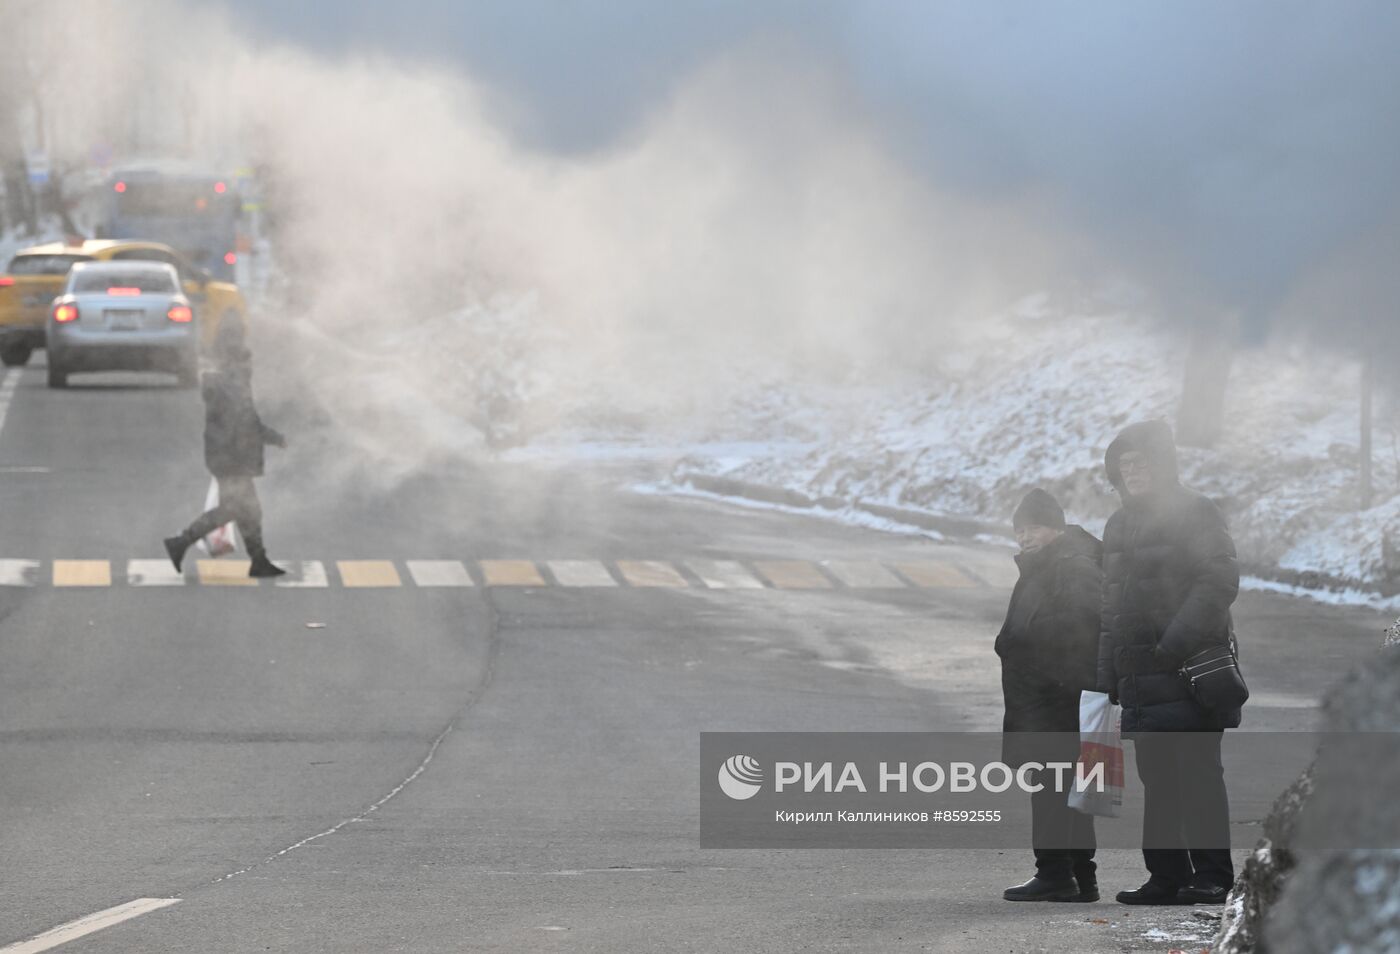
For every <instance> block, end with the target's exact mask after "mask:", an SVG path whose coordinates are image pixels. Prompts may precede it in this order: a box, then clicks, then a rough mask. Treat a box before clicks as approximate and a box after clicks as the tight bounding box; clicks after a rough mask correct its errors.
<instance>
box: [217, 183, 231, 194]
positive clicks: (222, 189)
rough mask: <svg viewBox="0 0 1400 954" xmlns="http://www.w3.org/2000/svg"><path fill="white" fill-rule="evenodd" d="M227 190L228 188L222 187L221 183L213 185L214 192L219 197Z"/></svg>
mask: <svg viewBox="0 0 1400 954" xmlns="http://www.w3.org/2000/svg"><path fill="white" fill-rule="evenodd" d="M227 189H228V186H226V185H224V184H223V183H222V182H216V183H214V191H215V192H217V193H219V195H223V194H224V192H225V191H226V190H227Z"/></svg>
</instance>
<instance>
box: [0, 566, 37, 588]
mask: <svg viewBox="0 0 1400 954" xmlns="http://www.w3.org/2000/svg"><path fill="white" fill-rule="evenodd" d="M38 580H39V561H38V560H0V586H33V585H34V584H35V583H37V582H38Z"/></svg>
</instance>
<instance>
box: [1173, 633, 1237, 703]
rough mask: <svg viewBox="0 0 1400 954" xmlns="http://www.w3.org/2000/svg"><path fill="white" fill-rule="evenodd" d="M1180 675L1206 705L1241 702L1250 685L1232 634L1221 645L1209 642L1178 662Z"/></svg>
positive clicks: (1194, 696) (1192, 692) (1195, 695)
mask: <svg viewBox="0 0 1400 954" xmlns="http://www.w3.org/2000/svg"><path fill="white" fill-rule="evenodd" d="M1181 675H1182V676H1184V677H1185V679H1186V682H1187V684H1188V685H1189V686H1190V687H1191V695H1192V697H1193V698H1195V700H1196V701H1197V702H1198V703H1200V704H1201V706H1203V707H1204V708H1206V709H1212V710H1228V709H1237V708H1239V707H1240V706H1242V705H1244V703H1245V700H1246V699H1248V698H1249V687H1248V686H1246V685H1245V684H1244V674H1243V673H1241V672H1240V661H1239V657H1238V655H1237V654H1236V650H1235V635H1234V633H1231V634H1230V641H1229V642H1228V643H1226V644H1225V645H1223V646H1212V647H1210V648H1209V649H1205V650H1202V651H1201V652H1199V653H1196V654H1195V655H1194V656H1188V657H1187V659H1186V661H1185V662H1183V663H1182V664H1181Z"/></svg>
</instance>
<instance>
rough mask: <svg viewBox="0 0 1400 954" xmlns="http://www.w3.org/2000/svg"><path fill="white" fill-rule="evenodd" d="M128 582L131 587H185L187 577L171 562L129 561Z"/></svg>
mask: <svg viewBox="0 0 1400 954" xmlns="http://www.w3.org/2000/svg"><path fill="white" fill-rule="evenodd" d="M126 582H127V584H128V585H130V586H184V585H185V577H184V575H183V574H181V573H176V572H175V567H173V566H171V564H170V561H169V560H128V561H127V562H126Z"/></svg>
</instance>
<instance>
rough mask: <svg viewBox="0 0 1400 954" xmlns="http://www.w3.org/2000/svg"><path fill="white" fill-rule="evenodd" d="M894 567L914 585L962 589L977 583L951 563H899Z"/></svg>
mask: <svg viewBox="0 0 1400 954" xmlns="http://www.w3.org/2000/svg"><path fill="white" fill-rule="evenodd" d="M896 569H898V570H899V572H900V573H903V574H904V575H905V576H906V577H908V578H909V582H911V583H913V584H914V585H915V586H923V587H937V588H940V589H963V588H965V587H969V586H976V585H977V582H976V581H975V580H973V579H972V577H970V576H968V575H967V574H966V573H964V572H963V571H962V570H960V569H958V568H957V567H956V566H954V565H953V564H951V563H900V564H898V565H897V566H896Z"/></svg>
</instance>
